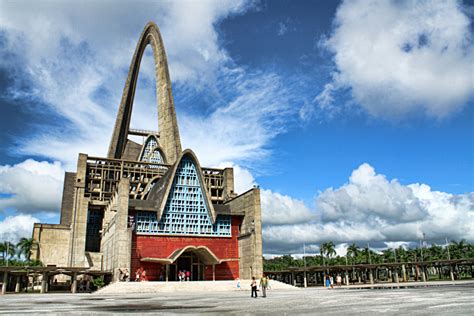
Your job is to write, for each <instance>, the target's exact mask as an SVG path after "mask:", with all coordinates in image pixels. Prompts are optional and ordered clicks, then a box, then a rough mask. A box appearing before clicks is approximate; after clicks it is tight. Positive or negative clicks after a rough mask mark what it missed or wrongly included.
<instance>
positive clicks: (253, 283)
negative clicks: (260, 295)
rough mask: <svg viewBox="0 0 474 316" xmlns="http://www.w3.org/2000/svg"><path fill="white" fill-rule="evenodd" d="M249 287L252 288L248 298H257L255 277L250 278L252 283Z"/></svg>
mask: <svg viewBox="0 0 474 316" xmlns="http://www.w3.org/2000/svg"><path fill="white" fill-rule="evenodd" d="M250 287H251V288H252V292H251V294H250V297H255V298H257V281H255V277H252V282H251V283H250ZM254 293H255V296H253V294H254Z"/></svg>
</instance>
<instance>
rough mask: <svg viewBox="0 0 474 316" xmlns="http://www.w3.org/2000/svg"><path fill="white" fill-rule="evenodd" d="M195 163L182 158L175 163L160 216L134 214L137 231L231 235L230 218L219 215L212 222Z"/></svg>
mask: <svg viewBox="0 0 474 316" xmlns="http://www.w3.org/2000/svg"><path fill="white" fill-rule="evenodd" d="M204 199H205V197H204V195H203V192H202V190H201V185H200V182H199V177H198V174H197V169H196V166H195V164H194V162H193V161H192V160H191V159H190V158H188V157H184V158H183V159H182V160H181V162H180V163H179V165H178V168H177V171H176V175H175V178H174V179H173V184H172V187H171V189H170V193H169V195H168V199H167V201H166V206H165V209H164V211H163V215H162V217H161V219H160V220H159V221H158V220H157V216H156V212H137V213H136V220H135V223H136V232H137V233H149V234H166V235H203V236H231V217H230V216H228V215H223V216H221V215H220V216H218V217H217V219H216V222H215V223H214V224H212V221H211V217H210V215H209V210H208V207H207V205H206V202H205V200H204Z"/></svg>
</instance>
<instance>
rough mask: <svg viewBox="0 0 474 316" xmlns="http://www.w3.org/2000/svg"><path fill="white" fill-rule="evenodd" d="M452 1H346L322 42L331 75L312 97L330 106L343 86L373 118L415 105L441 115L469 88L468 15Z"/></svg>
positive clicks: (473, 87)
mask: <svg viewBox="0 0 474 316" xmlns="http://www.w3.org/2000/svg"><path fill="white" fill-rule="evenodd" d="M461 6H462V4H461V3H460V2H458V1H362V0H359V1H345V2H343V3H342V4H341V5H340V7H339V8H338V11H337V13H336V17H335V20H334V25H335V27H334V30H333V32H332V34H331V35H330V37H329V38H328V39H326V40H325V41H324V43H323V46H324V47H326V48H327V49H328V50H329V51H331V52H332V53H334V62H335V64H336V67H337V71H336V72H335V73H334V74H333V81H332V82H331V83H329V84H327V85H326V87H325V89H324V90H323V92H321V94H320V95H319V96H318V97H317V98H316V102H317V103H318V104H319V106H320V107H321V108H322V110H323V111H324V110H326V111H329V110H331V109H334V107H333V106H334V99H333V94H334V91H336V90H338V89H347V88H349V89H350V91H351V93H352V97H353V98H354V100H355V101H356V102H357V103H359V104H360V105H361V106H362V107H363V108H364V109H365V110H366V111H367V112H368V113H370V114H371V115H373V116H377V117H384V118H397V119H398V118H400V117H402V116H404V115H406V114H411V113H414V112H424V113H426V114H427V115H428V116H432V117H436V118H443V117H446V116H448V115H450V114H452V113H454V112H456V111H458V110H459V109H461V108H462V107H463V105H465V104H466V102H467V101H468V100H469V99H470V98H472V96H473V93H474V79H473V76H472V69H473V68H472V62H473V60H472V56H473V54H474V48H473V42H472V40H473V39H472V30H471V23H472V21H471V20H470V19H469V17H468V16H466V15H465V13H464V12H463V10H462V8H461Z"/></svg>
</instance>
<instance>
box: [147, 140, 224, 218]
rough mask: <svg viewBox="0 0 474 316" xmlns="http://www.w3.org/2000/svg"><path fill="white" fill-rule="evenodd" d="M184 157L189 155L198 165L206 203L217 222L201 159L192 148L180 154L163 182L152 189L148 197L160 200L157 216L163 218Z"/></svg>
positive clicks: (211, 215) (152, 199)
mask: <svg viewBox="0 0 474 316" xmlns="http://www.w3.org/2000/svg"><path fill="white" fill-rule="evenodd" d="M184 157H189V158H191V160H192V161H193V162H194V164H195V165H196V169H197V170H196V171H197V174H198V177H199V183H200V184H201V191H202V194H203V198H204V201H205V203H206V206H207V209H208V210H209V213H210V214H209V216H210V217H211V221H212V223H215V222H216V218H217V214H216V211H215V210H214V206H213V205H212V202H211V197H210V195H209V192H208V191H207V188H206V185H205V182H204V177H203V175H202V174H203V173H202V169H201V165H200V164H199V160H198V159H197V157H196V154H194V152H193V151H192V150H191V149H185V150H184V151H183V152H182V153H181V154H180V155H179V156H178V159H177V161H176V163H175V164H174V165H173V166H172V167H171V168H170V169H169V170H168V172H167V174H166V175H165V176H164V177H163V178H162V183H161V184H158V185H155V186H153V188H152V189H151V190H150V192H149V194H148V197H147V199H150V200H151V201H158V204H157V205H155V207H156V209H157V218H158V220H160V219H161V216H162V215H163V211H164V209H165V205H166V202H167V200H168V195H169V194H170V191H171V187H172V186H173V180H174V178H175V175H176V172H177V169H178V166H179V163H180V162H181V160H182V159H183V158H184Z"/></svg>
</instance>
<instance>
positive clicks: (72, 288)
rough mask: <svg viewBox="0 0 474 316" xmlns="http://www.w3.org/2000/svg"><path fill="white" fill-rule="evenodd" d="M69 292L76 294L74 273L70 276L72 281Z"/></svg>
mask: <svg viewBox="0 0 474 316" xmlns="http://www.w3.org/2000/svg"><path fill="white" fill-rule="evenodd" d="M71 292H72V293H76V292H77V273H76V272H74V273H73V274H72V279H71Z"/></svg>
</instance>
